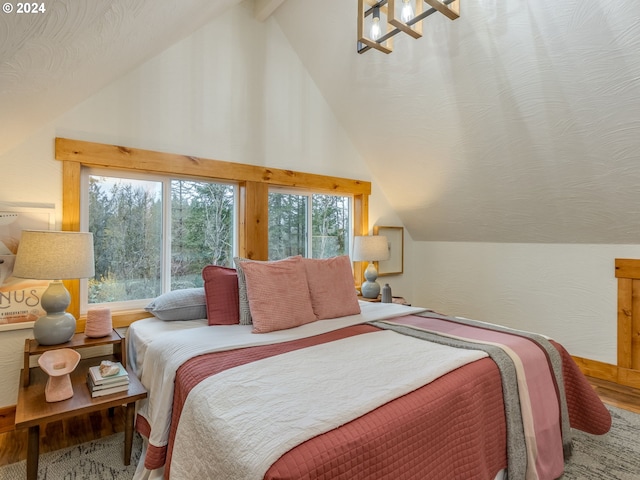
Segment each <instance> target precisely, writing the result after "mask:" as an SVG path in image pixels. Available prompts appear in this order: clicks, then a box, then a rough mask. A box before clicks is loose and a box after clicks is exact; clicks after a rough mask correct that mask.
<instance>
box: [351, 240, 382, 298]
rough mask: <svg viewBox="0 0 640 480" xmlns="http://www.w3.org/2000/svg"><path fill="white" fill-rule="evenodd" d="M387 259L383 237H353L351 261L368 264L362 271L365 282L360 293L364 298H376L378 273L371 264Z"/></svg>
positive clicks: (378, 286) (378, 287)
mask: <svg viewBox="0 0 640 480" xmlns="http://www.w3.org/2000/svg"><path fill="white" fill-rule="evenodd" d="M388 259H389V244H388V242H387V237H385V236H383V235H373V236H358V237H353V261H355V262H369V265H368V266H367V269H366V270H365V271H364V278H365V280H366V281H365V282H363V283H362V285H361V287H360V291H361V292H362V296H363V297H364V298H378V295H379V294H380V285H379V284H378V282H376V279H377V278H378V271H377V270H376V267H375V265H374V264H373V262H378V261H380V260H388Z"/></svg>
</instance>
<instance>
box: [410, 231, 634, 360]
mask: <svg viewBox="0 0 640 480" xmlns="http://www.w3.org/2000/svg"><path fill="white" fill-rule="evenodd" d="M413 250H414V254H413V256H412V259H411V263H412V269H413V277H412V278H413V279H414V285H413V290H412V299H413V302H414V304H416V305H421V306H427V307H429V308H432V309H434V310H436V311H440V312H442V313H446V314H450V315H459V316H466V317H469V318H475V319H478V320H484V321H488V322H494V323H499V324H502V325H507V326H511V327H515V328H521V329H524V330H530V331H536V332H539V333H544V334H546V335H548V336H550V337H552V338H554V339H555V340H558V341H560V342H561V343H562V344H563V345H564V346H565V347H566V348H567V350H568V351H569V353H571V354H572V355H576V356H579V357H585V358H589V359H592V360H598V361H601V362H606V363H610V364H614V365H615V364H616V363H617V361H616V348H617V347H616V335H617V279H616V278H615V274H614V261H615V259H616V258H638V257H639V256H640V246H637V245H566V244H502V243H454V242H415V243H414V244H413Z"/></svg>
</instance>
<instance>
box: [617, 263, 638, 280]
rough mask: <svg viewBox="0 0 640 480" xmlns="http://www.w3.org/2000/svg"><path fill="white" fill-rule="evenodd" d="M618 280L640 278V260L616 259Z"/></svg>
mask: <svg viewBox="0 0 640 480" xmlns="http://www.w3.org/2000/svg"><path fill="white" fill-rule="evenodd" d="M615 271H616V278H640V260H635V259H630V258H616V266H615Z"/></svg>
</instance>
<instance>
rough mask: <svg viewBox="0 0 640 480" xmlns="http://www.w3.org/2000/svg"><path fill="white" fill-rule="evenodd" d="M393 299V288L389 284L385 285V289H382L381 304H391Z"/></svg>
mask: <svg viewBox="0 0 640 480" xmlns="http://www.w3.org/2000/svg"><path fill="white" fill-rule="evenodd" d="M391 300H392V297H391V287H390V286H389V284H388V283H385V284H384V287H382V299H381V302H382V303H391Z"/></svg>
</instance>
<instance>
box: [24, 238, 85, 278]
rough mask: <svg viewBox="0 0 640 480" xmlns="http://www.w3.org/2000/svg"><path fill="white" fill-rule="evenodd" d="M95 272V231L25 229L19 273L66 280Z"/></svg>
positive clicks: (26, 276) (33, 276)
mask: <svg viewBox="0 0 640 480" xmlns="http://www.w3.org/2000/svg"><path fill="white" fill-rule="evenodd" d="M94 274H95V270H94V262H93V234H92V233H86V232H56V231H50V230H23V231H22V235H21V237H20V244H19V245H18V253H17V255H16V261H15V265H14V267H13V275H14V276H15V277H18V278H33V279H37V280H64V279H70V278H89V277H93V275H94Z"/></svg>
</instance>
